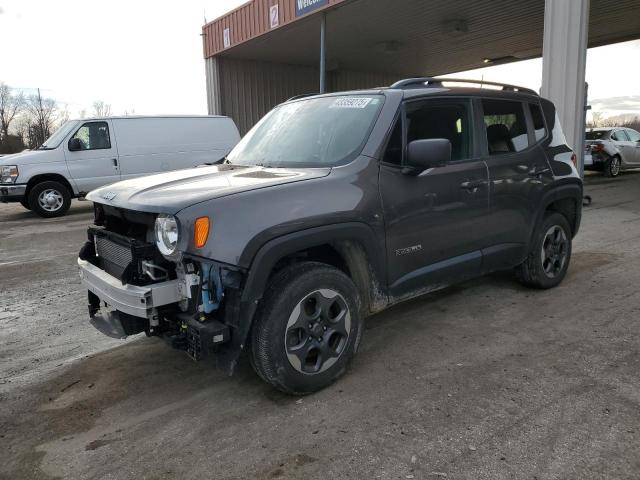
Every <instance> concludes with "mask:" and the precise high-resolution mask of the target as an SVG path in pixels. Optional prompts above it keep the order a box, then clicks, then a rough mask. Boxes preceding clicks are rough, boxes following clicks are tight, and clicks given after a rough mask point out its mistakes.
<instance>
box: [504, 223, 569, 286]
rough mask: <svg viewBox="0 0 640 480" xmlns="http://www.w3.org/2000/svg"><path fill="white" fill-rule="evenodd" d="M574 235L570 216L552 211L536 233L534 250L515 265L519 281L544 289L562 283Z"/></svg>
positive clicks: (567, 266)
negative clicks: (569, 220)
mask: <svg viewBox="0 0 640 480" xmlns="http://www.w3.org/2000/svg"><path fill="white" fill-rule="evenodd" d="M550 235H552V237H550ZM556 235H558V237H559V239H558V242H557V244H556V241H555V239H556ZM571 238H572V235H571V227H570V225H569V222H568V220H567V218H566V217H565V216H564V215H562V214H561V213H558V212H549V213H548V214H547V215H546V216H545V217H544V220H543V221H542V224H541V225H540V227H539V228H538V230H537V231H536V233H535V240H534V242H533V248H532V250H531V253H529V256H528V257H527V259H526V260H525V261H524V262H523V263H521V264H520V265H518V266H517V267H516V275H517V277H518V280H520V282H521V283H523V284H524V285H526V286H528V287H532V288H542V289H546V288H553V287H555V286H557V285H558V284H560V282H562V280H563V279H564V277H565V275H566V274H567V269H568V268H569V262H570V261H571Z"/></svg>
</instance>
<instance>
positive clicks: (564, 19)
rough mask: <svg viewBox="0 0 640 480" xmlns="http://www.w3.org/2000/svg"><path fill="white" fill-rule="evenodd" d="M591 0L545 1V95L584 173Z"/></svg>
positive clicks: (543, 75) (543, 79) (543, 78)
mask: <svg viewBox="0 0 640 480" xmlns="http://www.w3.org/2000/svg"><path fill="white" fill-rule="evenodd" d="M588 30H589V0H545V7H544V43H543V47H542V90H541V94H542V96H543V97H546V98H548V99H550V100H552V101H553V103H555V105H556V109H557V111H558V116H559V117H560V122H561V123H562V128H563V130H564V133H565V136H566V138H567V142H568V143H569V146H570V147H571V148H572V149H573V150H574V151H575V153H576V155H577V157H578V161H579V167H580V168H579V170H580V171H582V166H583V151H584V145H583V143H584V115H585V67H586V63H587V40H588V37H589V32H588Z"/></svg>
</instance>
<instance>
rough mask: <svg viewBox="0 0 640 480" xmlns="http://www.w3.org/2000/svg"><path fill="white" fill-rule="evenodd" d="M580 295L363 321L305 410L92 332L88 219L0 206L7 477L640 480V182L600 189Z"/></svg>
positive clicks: (82, 205)
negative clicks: (361, 332)
mask: <svg viewBox="0 0 640 480" xmlns="http://www.w3.org/2000/svg"><path fill="white" fill-rule="evenodd" d="M587 193H589V194H590V195H592V196H593V205H592V206H590V207H587V208H585V210H584V217H583V224H582V230H581V232H580V234H579V236H578V237H577V239H576V240H575V243H574V256H573V259H572V263H571V267H570V269H569V274H568V277H567V279H566V280H565V282H564V283H563V284H562V285H561V286H560V287H558V288H557V289H555V290H551V291H532V290H527V289H525V288H523V287H521V286H519V285H518V284H517V283H516V282H515V281H514V280H513V278H512V276H511V274H509V273H505V274H497V275H492V276H490V277H485V278H481V279H477V280H474V281H471V282H467V283H465V284H463V285H460V286H457V287H453V288H449V289H447V290H444V291H441V292H438V293H435V294H432V295H427V296H424V297H422V298H420V299H417V300H413V301H410V302H408V303H405V304H403V305H400V306H397V307H395V308H393V309H391V310H389V311H386V312H384V313H382V314H379V315H377V316H375V317H372V318H370V319H369V320H368V323H367V331H366V332H365V336H364V339H363V343H362V347H361V350H360V353H359V354H358V356H357V357H356V359H355V361H354V362H353V364H352V366H351V368H350V370H349V372H348V373H347V375H346V376H345V377H344V378H343V379H342V380H341V381H339V382H338V383H337V384H336V385H334V386H333V387H331V388H328V389H326V390H324V391H322V392H320V393H318V394H315V395H312V396H309V397H305V398H302V399H297V398H291V397H287V396H284V395H281V394H279V393H276V392H274V391H273V390H272V389H271V388H269V387H268V386H266V385H265V384H263V383H262V382H261V381H260V380H259V379H258V378H257V377H256V375H254V374H253V372H252V370H251V368H250V367H249V366H248V365H247V364H244V365H243V366H242V367H241V368H240V371H239V372H238V373H237V374H236V375H235V376H234V377H231V378H229V377H226V376H224V375H223V374H222V373H221V372H218V371H215V370H212V369H211V368H210V367H208V366H207V365H204V364H198V363H195V362H193V361H191V360H190V359H189V358H187V356H186V355H185V354H183V353H181V352H177V351H172V350H171V349H170V348H168V347H167V346H166V345H165V344H164V343H163V342H162V341H160V340H157V339H149V338H145V337H144V336H142V337H135V338H131V339H128V340H126V341H116V340H112V339H109V338H107V337H105V336H103V335H102V334H100V333H98V332H97V331H96V330H94V329H93V327H91V326H90V325H89V323H88V319H87V309H86V292H85V291H84V290H83V289H82V288H81V286H80V283H79V280H78V276H77V272H76V267H75V258H76V254H77V251H78V250H79V248H80V246H81V244H82V242H83V241H84V238H85V228H86V226H87V225H88V224H89V223H90V219H91V217H92V213H91V212H92V210H91V205H90V203H88V202H74V203H75V204H74V206H73V207H72V209H71V211H70V214H69V215H68V216H67V217H65V218H61V219H53V220H42V219H40V218H37V217H35V215H33V214H32V213H30V212H28V211H26V210H24V209H23V208H22V207H20V206H19V205H1V204H0V478H3V479H11V480H15V479H53V478H64V479H118V480H122V479H137V480H139V479H198V480H202V479H214V478H215V479H247V478H257V479H273V478H283V479H285V478H286V479H290V478H301V479H302V478H305V479H309V478H335V479H347V478H354V479H375V478H381V479H408V478H415V479H438V478H440V479H443V478H444V479H474V480H475V479H492V480H493V479H507V478H517V479H520V478H522V479H592V478H593V479H630V478H640V455H639V452H640V335H639V334H640V322H639V321H638V320H639V318H640V293H639V287H640V173H634V172H629V173H624V174H622V175H621V176H620V177H619V178H617V179H613V180H611V179H605V178H602V177H600V176H589V177H588V179H587Z"/></svg>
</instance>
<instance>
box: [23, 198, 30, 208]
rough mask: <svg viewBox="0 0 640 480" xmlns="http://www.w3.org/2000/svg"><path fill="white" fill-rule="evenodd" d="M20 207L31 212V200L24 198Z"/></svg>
mask: <svg viewBox="0 0 640 480" xmlns="http://www.w3.org/2000/svg"><path fill="white" fill-rule="evenodd" d="M20 205H22V206H23V207H24V208H26V209H27V210H31V206H30V205H29V200H28V199H26V198H23V199H22V200H20Z"/></svg>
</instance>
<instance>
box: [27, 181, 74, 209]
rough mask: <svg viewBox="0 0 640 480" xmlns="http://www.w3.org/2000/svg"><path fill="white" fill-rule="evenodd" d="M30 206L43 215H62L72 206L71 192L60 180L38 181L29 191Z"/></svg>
mask: <svg viewBox="0 0 640 480" xmlns="http://www.w3.org/2000/svg"><path fill="white" fill-rule="evenodd" d="M29 206H30V207H31V210H33V211H34V212H35V213H37V214H38V215H40V216H41V217H45V218H51V217H61V216H62V215H64V214H65V213H67V210H69V207H70V206H71V193H70V192H69V190H68V189H67V187H65V186H64V185H63V184H61V183H60V182H55V181H51V180H50V181H46V182H42V183H38V184H37V185H35V186H34V187H33V188H32V189H31V191H30V192H29Z"/></svg>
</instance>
